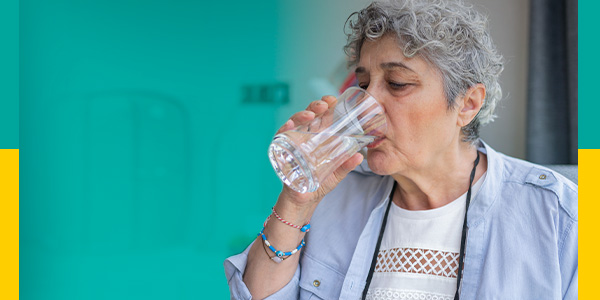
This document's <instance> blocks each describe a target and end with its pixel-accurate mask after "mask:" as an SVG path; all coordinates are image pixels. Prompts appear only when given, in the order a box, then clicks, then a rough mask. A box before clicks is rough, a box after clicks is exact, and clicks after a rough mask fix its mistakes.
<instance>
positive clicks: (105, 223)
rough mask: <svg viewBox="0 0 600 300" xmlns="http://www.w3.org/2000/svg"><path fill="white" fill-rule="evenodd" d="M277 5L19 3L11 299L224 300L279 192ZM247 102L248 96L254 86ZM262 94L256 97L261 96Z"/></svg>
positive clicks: (113, 0)
mask: <svg viewBox="0 0 600 300" xmlns="http://www.w3.org/2000/svg"><path fill="white" fill-rule="evenodd" d="M277 12H278V3H277V1H274V0H268V1H259V2H249V1H210V2H209V1H182V0H178V1H141V0H140V1H137V0H129V1H116V0H107V1H67V0H59V1H33V0H25V1H21V2H20V15H19V22H20V23H19V24H20V42H19V46H20V52H19V54H20V58H21V64H20V83H21V84H20V89H19V92H20V97H21V103H20V104H21V119H20V122H21V132H20V133H21V135H20V139H21V143H22V145H21V151H20V152H21V203H20V204H21V206H20V214H21V215H20V218H21V223H20V234H21V235H20V238H21V245H20V263H21V265H20V266H21V270H20V282H21V283H20V295H21V299H25V300H28V299H61V300H69V299H227V298H228V297H229V292H228V287H227V281H226V278H225V273H224V269H223V262H224V260H225V258H226V257H228V256H230V255H233V254H236V253H239V252H241V251H243V250H244V248H245V247H246V246H247V245H248V244H249V243H250V242H251V241H252V240H253V239H254V238H255V237H256V233H257V232H258V231H260V227H261V224H262V222H263V221H264V218H265V217H266V216H267V215H268V213H269V210H270V207H271V206H272V205H273V203H274V201H275V200H276V199H277V195H278V193H279V191H280V189H281V183H280V182H279V180H278V179H277V177H276V176H275V174H274V172H273V170H272V169H271V166H270V164H269V162H268V157H267V154H266V152H267V151H266V150H267V148H268V145H269V142H270V140H271V138H272V135H273V134H274V132H275V131H276V129H277V128H278V127H279V124H276V123H277V122H276V121H275V120H276V115H277V114H278V112H279V110H280V106H282V105H284V103H286V102H285V101H272V102H266V103H265V102H260V101H258V102H257V101H246V102H244V100H252V99H248V98H247V97H248V95H245V94H244V87H248V86H250V87H252V86H277V85H282V84H283V86H285V85H286V83H285V82H283V83H282V82H280V80H279V79H278V74H277V69H278V67H277V60H276V59H274V57H276V56H278V55H279V51H280V49H279V48H278V47H279V45H280V43H281V41H280V39H281V37H280V36H279V33H278V28H279V23H278V22H279V20H278V19H277V17H276V16H277ZM259 91H260V89H259ZM259 96H260V94H259Z"/></svg>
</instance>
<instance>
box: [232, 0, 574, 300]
mask: <svg viewBox="0 0 600 300" xmlns="http://www.w3.org/2000/svg"><path fill="white" fill-rule="evenodd" d="M348 25H349V28H350V29H351V32H350V33H349V38H348V44H347V45H346V48H345V49H346V53H347V54H348V55H349V59H350V62H351V64H352V66H353V68H354V72H355V73H356V77H357V79H358V84H359V86H360V87H362V88H364V89H366V90H367V91H368V92H370V94H372V95H373V96H374V97H375V98H376V99H377V100H378V101H379V102H380V104H381V105H382V106H383V107H384V110H385V113H386V118H387V123H388V130H387V132H386V135H385V138H384V139H383V140H379V141H377V142H375V143H372V144H371V145H369V146H368V152H367V154H366V163H365V162H363V163H362V164H361V162H362V161H363V156H362V155H361V154H356V155H354V156H352V157H351V158H350V159H348V160H347V161H346V162H345V163H344V164H343V165H342V166H341V167H340V168H339V169H338V170H336V171H335V173H334V174H333V175H331V176H329V177H328V178H327V179H326V181H325V182H323V183H322V185H321V187H320V188H319V189H318V190H317V191H316V192H314V193H307V194H299V193H296V192H294V191H292V190H291V189H289V188H288V187H284V188H283V190H282V192H281V194H280V196H279V199H277V203H276V204H275V205H274V207H273V214H272V215H271V216H270V217H269V218H268V219H267V222H266V223H265V228H264V230H263V232H262V234H261V236H260V237H258V238H257V240H256V241H255V242H254V243H253V244H252V245H251V246H249V247H248V248H247V249H246V251H244V252H243V253H242V254H239V255H236V256H233V257H231V258H229V259H227V261H226V262H225V269H226V273H227V279H228V281H229V286H230V290H231V296H232V298H234V299H251V298H253V299H262V298H268V299H359V298H362V299H365V298H366V299H459V298H460V299H576V298H577V272H578V256H577V186H576V185H575V184H573V183H572V182H570V181H569V180H567V179H565V178H564V177H563V176H561V175H560V174H557V173H555V172H553V171H551V170H548V169H546V168H544V167H541V166H538V165H534V164H531V163H528V162H525V161H522V160H518V159H515V158H511V157H508V156H505V155H503V154H501V153H498V152H496V151H494V150H493V149H492V148H490V146H488V145H487V144H485V143H484V142H483V141H481V140H479V138H478V134H479V127H480V125H483V124H486V123H488V122H490V121H491V120H492V118H493V112H494V107H495V106H496V104H497V102H498V101H499V100H500V98H501V89H500V86H499V84H498V77H499V75H500V72H501V71H502V68H503V67H502V58H501V56H500V55H499V54H498V53H497V52H496V49H495V46H494V44H493V43H492V40H491V38H490V36H489V34H488V31H487V28H486V19H485V17H484V16H482V15H481V14H479V13H477V12H476V11H474V10H473V9H472V8H471V7H469V6H466V5H464V4H462V3H460V2H459V3H457V2H446V1H434V2H431V1H411V0H404V1H392V2H381V3H378V2H375V3H373V4H371V5H369V6H368V7H367V8H365V9H363V10H361V11H360V12H358V13H355V14H353V16H352V18H351V19H350V21H349V23H348ZM335 101H336V99H335V98H334V97H331V96H327V97H323V98H322V99H321V100H319V101H315V102H312V103H311V104H310V105H309V106H308V108H307V110H305V111H301V112H298V113H296V114H294V115H293V116H292V117H291V119H290V120H291V121H288V122H287V123H286V124H285V125H284V126H283V127H282V128H281V129H280V131H285V130H288V129H291V128H293V127H294V126H295V125H298V124H301V123H305V122H308V121H310V120H312V119H313V118H314V117H315V116H318V115H320V114H322V113H323V112H324V111H325V110H326V109H328V107H330V106H332V105H334V103H335ZM367 164H368V166H367ZM309 222H310V224H311V227H310V232H308V230H306V229H307V227H308V226H303V225H305V224H308V223H309ZM273 249H281V250H282V251H286V254H285V256H284V257H283V258H284V259H283V260H282V259H276V258H275V259H273V258H274V257H276V256H275V253H274V252H273Z"/></svg>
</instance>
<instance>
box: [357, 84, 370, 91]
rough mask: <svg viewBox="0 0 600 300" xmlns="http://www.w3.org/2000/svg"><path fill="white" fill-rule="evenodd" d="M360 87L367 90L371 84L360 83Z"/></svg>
mask: <svg viewBox="0 0 600 300" xmlns="http://www.w3.org/2000/svg"><path fill="white" fill-rule="evenodd" d="M358 87H359V88H361V89H363V90H366V89H367V88H368V87H369V84H368V83H359V84H358Z"/></svg>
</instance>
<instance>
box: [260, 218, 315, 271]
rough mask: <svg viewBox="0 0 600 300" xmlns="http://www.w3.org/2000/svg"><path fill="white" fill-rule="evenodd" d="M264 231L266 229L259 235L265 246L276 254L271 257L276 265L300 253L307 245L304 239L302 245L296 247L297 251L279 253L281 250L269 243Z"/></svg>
mask: <svg viewBox="0 0 600 300" xmlns="http://www.w3.org/2000/svg"><path fill="white" fill-rule="evenodd" d="M264 231H265V228H264V227H263V229H262V230H261V231H260V233H259V234H258V235H259V236H260V237H261V238H262V239H263V242H264V243H265V245H266V246H267V247H269V249H271V251H273V253H275V256H273V257H271V260H272V261H274V262H276V263H280V262H282V261H283V260H284V259H286V258H288V257H290V256H292V255H294V254H295V253H296V252H298V251H300V249H302V247H304V245H306V243H305V242H304V239H302V241H301V242H300V245H298V247H296V249H294V250H292V251H289V252H283V251H279V250H277V249H275V247H273V246H272V245H271V243H269V241H268V240H267V237H266V236H265V234H264ZM267 255H268V253H267Z"/></svg>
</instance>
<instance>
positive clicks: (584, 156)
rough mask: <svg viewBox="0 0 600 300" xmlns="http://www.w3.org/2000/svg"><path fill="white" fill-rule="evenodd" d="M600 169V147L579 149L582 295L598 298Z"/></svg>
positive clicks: (581, 296) (585, 297) (580, 290)
mask: <svg viewBox="0 0 600 300" xmlns="http://www.w3.org/2000/svg"><path fill="white" fill-rule="evenodd" d="M599 171H600V149H579V186H580V190H579V192H580V193H579V211H580V212H581V214H580V216H581V217H580V218H579V219H580V221H581V222H579V223H580V224H579V225H580V226H579V234H580V239H579V262H581V263H580V265H581V268H580V269H579V271H580V274H579V275H581V276H579V278H580V279H581V280H580V282H579V283H580V285H579V286H580V289H579V292H580V298H579V299H596V298H597V297H598V291H597V288H598V283H597V278H598V273H597V271H598V270H599V269H600V259H598V248H600V235H599V234H598V232H599V229H600V226H599V224H600V223H599V220H600V217H599V216H598V214H599V213H600V196H599V195H600V182H599V181H598V180H594V179H595V177H596V176H594V174H595V173H597V172H599Z"/></svg>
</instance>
